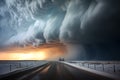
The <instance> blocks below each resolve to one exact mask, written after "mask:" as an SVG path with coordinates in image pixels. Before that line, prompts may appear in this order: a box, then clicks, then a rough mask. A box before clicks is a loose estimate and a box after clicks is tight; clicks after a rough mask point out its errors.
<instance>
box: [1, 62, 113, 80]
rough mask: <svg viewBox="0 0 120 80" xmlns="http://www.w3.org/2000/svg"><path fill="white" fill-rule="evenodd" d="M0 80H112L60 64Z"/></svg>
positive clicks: (50, 63)
mask: <svg viewBox="0 0 120 80" xmlns="http://www.w3.org/2000/svg"><path fill="white" fill-rule="evenodd" d="M0 80H113V79H110V78H107V77H103V76H99V75H97V74H91V73H88V72H85V71H83V70H80V69H77V68H75V67H72V66H69V65H67V64H64V63H61V62H49V63H47V64H45V65H42V66H39V67H36V68H32V69H29V70H25V71H21V72H13V73H11V74H8V75H5V76H0Z"/></svg>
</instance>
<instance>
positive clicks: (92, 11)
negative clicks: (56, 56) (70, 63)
mask: <svg viewBox="0 0 120 80" xmlns="http://www.w3.org/2000/svg"><path fill="white" fill-rule="evenodd" d="M119 3H120V1H119V0H115V1H114V0H1V2H0V37H1V38H0V45H7V46H8V45H17V46H27V45H33V46H36V47H37V46H40V45H41V44H44V43H54V42H61V43H65V44H67V46H68V45H70V46H71V44H80V48H79V49H81V51H83V53H85V52H86V53H85V55H87V53H90V52H93V53H95V54H93V55H96V54H97V53H98V51H99V50H101V47H100V46H104V45H107V44H111V45H113V44H114V45H116V44H118V43H119V41H120V33H119V32H120V31H119V30H120V28H119V25H120V23H119V20H120V9H119V7H120V6H119ZM100 44H101V45H100ZM94 46H97V47H98V48H99V50H98V48H97V49H95V48H94ZM88 48H89V49H88ZM73 49H74V48H73ZM79 49H78V50H79ZM91 49H95V50H98V51H92V50H91ZM72 51H74V50H72ZM75 51H76V50H75ZM78 53H79V52H78ZM80 53H81V52H80ZM103 53H104V52H103Z"/></svg>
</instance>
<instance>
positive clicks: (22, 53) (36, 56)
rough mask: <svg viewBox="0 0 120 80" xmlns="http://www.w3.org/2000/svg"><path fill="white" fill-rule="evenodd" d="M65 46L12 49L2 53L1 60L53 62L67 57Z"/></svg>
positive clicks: (0, 52)
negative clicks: (52, 60)
mask: <svg viewBox="0 0 120 80" xmlns="http://www.w3.org/2000/svg"><path fill="white" fill-rule="evenodd" d="M65 53H66V49H65V47H64V46H57V47H50V48H45V47H44V48H40V47H25V48H10V49H7V50H3V51H0V60H51V59H58V58H59V57H61V56H65Z"/></svg>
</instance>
